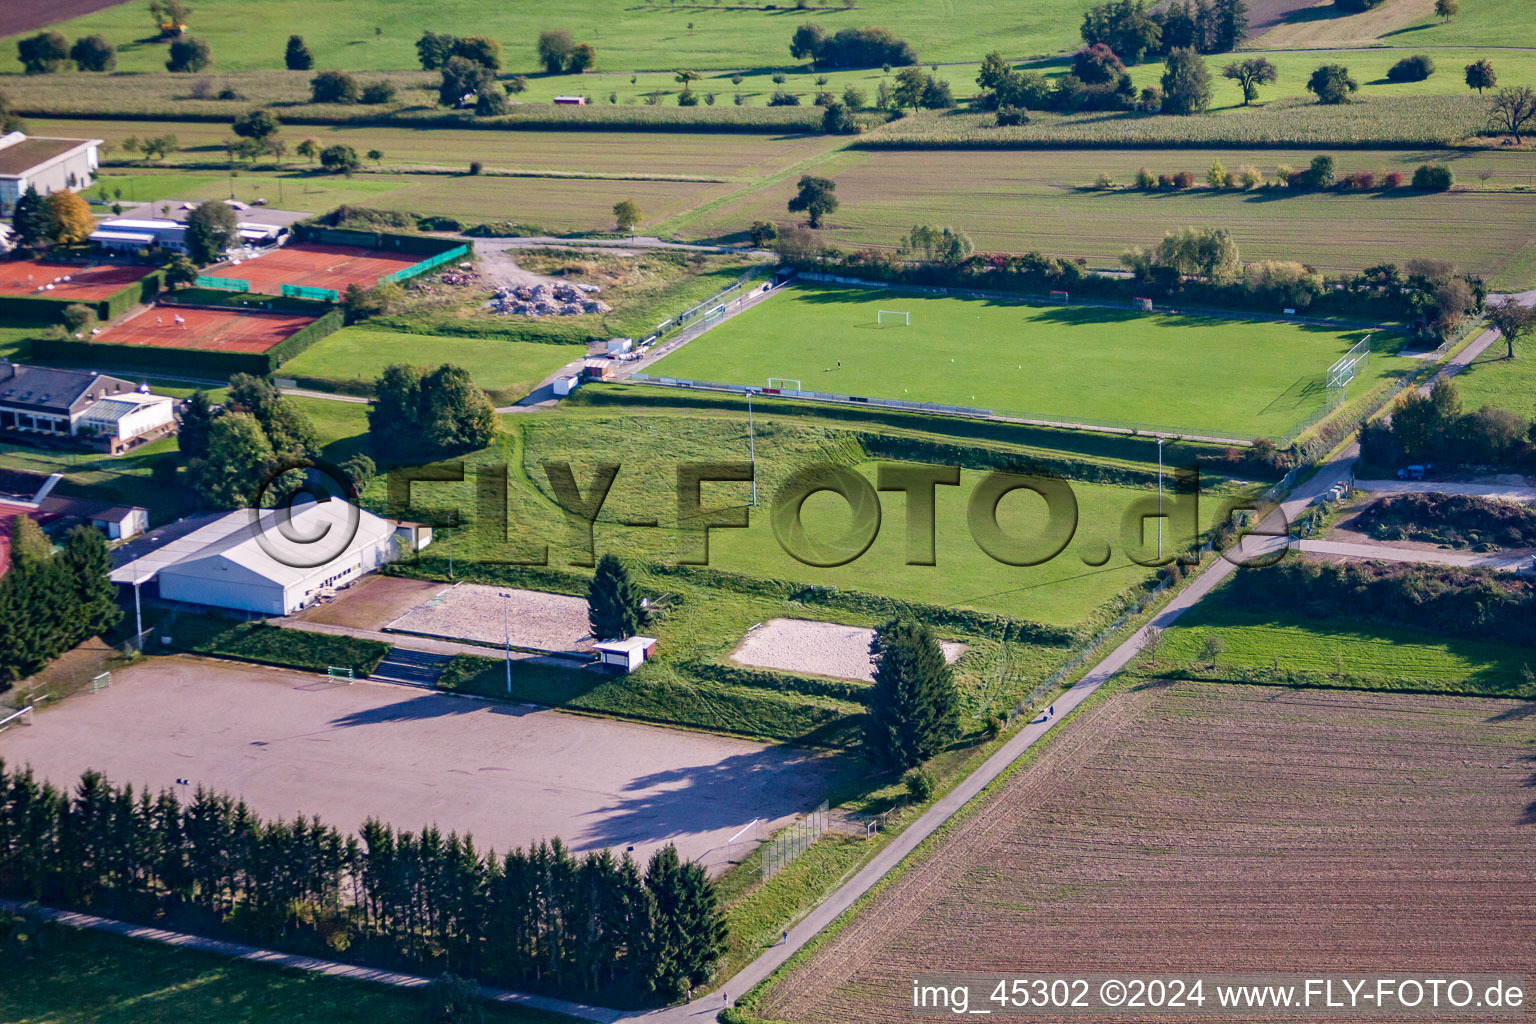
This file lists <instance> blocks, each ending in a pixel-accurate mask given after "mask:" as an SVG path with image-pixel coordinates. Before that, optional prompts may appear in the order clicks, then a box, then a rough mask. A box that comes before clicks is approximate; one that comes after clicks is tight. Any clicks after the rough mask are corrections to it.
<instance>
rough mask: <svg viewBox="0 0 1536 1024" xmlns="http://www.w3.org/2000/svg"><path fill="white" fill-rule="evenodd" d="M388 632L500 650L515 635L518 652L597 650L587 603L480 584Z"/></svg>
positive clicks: (425, 606)
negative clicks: (455, 640) (472, 642)
mask: <svg viewBox="0 0 1536 1024" xmlns="http://www.w3.org/2000/svg"><path fill="white" fill-rule="evenodd" d="M502 594H511V595H512V596H511V597H510V598H505V597H502V596H501V595H502ZM385 628H387V629H398V630H405V631H407V632H411V633H427V634H430V635H432V636H443V637H454V638H459V639H465V640H479V641H482V642H486V643H495V644H499V643H502V642H503V641H504V640H506V639H507V638H508V634H509V633H510V637H511V642H512V644H513V645H514V646H516V647H533V648H537V649H538V650H541V651H580V650H587V649H589V648H590V647H591V646H592V644H591V641H592V629H591V627H590V626H588V624H587V602H586V601H584V600H583V599H581V598H579V597H567V596H566V595H564V594H545V593H542V592H541V591H537V590H512V589H503V588H501V587H486V586H481V585H480V584H478V583H461V584H459V585H458V586H456V587H451V588H449V589H447V590H444V591H442V592H441V593H440V594H437V595H434V596H432V597H430V598H429V599H428V600H426V601H425V602H423V603H422V604H419V605H417V606H416V607H414V608H412V609H411V610H410V611H408V612H406V613H405V614H404V615H401V616H400V617H399V618H397V619H395V620H394V621H393V622H391V623H389V625H388V626H387V627H385Z"/></svg>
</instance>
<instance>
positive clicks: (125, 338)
mask: <svg viewBox="0 0 1536 1024" xmlns="http://www.w3.org/2000/svg"><path fill="white" fill-rule="evenodd" d="M177 317H181V319H182V322H181V323H177V322H176V318H177ZM315 319H316V318H315V317H312V316H294V315H292V314H289V313H248V312H246V311H245V310H228V311H226V310H222V309H188V308H186V307H185V306H153V307H151V308H149V309H146V310H144V311H143V312H142V313H138V314H135V315H134V316H131V317H129V318H128V319H127V320H124V321H122V322H121V323H117V324H113V325H112V326H111V327H106V328H103V329H102V332H101V333H100V334H98V335H96V336H95V337H93V338H91V339H90V340H92V341H95V342H102V343H106V344H110V345H147V346H149V347H151V348H199V349H214V350H217V351H219V352H265V351H266V350H267V349H269V348H271V347H272V346H273V345H276V344H277V343H278V342H280V341H282V340H283V339H284V338H287V337H289V336H290V335H292V334H294V333H295V332H296V331H298V330H299V329H300V328H302V327H308V326H309V325H310V324H312V323H314V322H315Z"/></svg>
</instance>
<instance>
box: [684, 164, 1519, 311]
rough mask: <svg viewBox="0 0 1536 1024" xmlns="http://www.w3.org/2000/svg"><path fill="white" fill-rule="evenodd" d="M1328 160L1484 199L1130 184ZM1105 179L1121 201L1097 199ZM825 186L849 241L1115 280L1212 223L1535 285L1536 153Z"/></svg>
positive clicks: (729, 212) (718, 221) (776, 194)
mask: <svg viewBox="0 0 1536 1024" xmlns="http://www.w3.org/2000/svg"><path fill="white" fill-rule="evenodd" d="M1318 153H1330V154H1331V155H1333V156H1334V157H1335V159H1336V161H1337V166H1338V170H1339V173H1352V172H1354V171H1370V172H1371V173H1373V174H1381V173H1384V172H1385V171H1390V170H1398V171H1402V172H1404V173H1405V174H1409V175H1411V174H1412V171H1413V168H1414V167H1416V166H1417V165H1418V164H1419V163H1423V162H1425V161H1428V160H1436V161H1444V162H1446V163H1448V164H1450V165H1451V166H1452V167H1453V168H1454V169H1455V171H1456V174H1457V176H1458V178H1459V180H1460V181H1462V182H1464V183H1467V184H1468V185H1470V186H1476V188H1477V189H1478V190H1469V191H1453V192H1449V193H1433V194H1425V193H1416V192H1412V191H1411V190H1400V191H1398V192H1396V193H1382V192H1370V193H1342V192H1322V193H1307V192H1302V193H1297V192H1293V191H1290V190H1287V189H1259V190H1255V191H1250V192H1244V191H1239V190H1221V191H1216V190H1210V189H1204V188H1199V189H1191V190H1189V191H1184V192H1150V193H1148V192H1139V191H1135V190H1133V189H1130V188H1128V187H1127V186H1129V185H1130V184H1131V183H1132V182H1133V181H1134V179H1135V174H1136V170H1137V168H1139V167H1147V168H1148V169H1150V170H1152V171H1153V172H1154V173H1158V172H1161V173H1169V174H1172V173H1176V172H1178V171H1189V172H1190V173H1192V174H1194V175H1195V177H1196V180H1197V181H1199V182H1202V183H1203V182H1204V179H1205V172H1206V170H1207V169H1208V168H1209V167H1210V166H1211V163H1212V161H1213V160H1220V161H1221V162H1222V164H1223V165H1224V166H1225V167H1226V168H1227V169H1229V170H1231V169H1234V168H1236V167H1238V166H1240V165H1243V164H1253V165H1255V166H1257V167H1258V168H1259V169H1260V170H1262V171H1263V172H1264V174H1265V176H1266V180H1272V179H1273V176H1274V174H1275V170H1276V168H1277V167H1278V166H1279V165H1281V164H1288V165H1290V166H1293V167H1305V166H1306V165H1307V164H1308V163H1310V161H1311V160H1312V157H1314V156H1316V155H1317V154H1318ZM1101 172H1102V173H1105V174H1108V175H1109V177H1110V179H1111V181H1113V182H1114V183H1115V184H1116V185H1117V186H1119V188H1117V189H1115V190H1111V191H1098V190H1096V189H1094V188H1093V182H1094V179H1095V178H1096V177H1097V176H1098V175H1099V174H1100V173H1101ZM816 173H818V174H821V175H823V176H826V177H830V178H831V179H833V180H834V181H835V182H837V196H838V200H839V201H840V202H841V204H842V206H841V208H840V209H839V210H838V211H837V212H836V213H834V214H832V215H831V216H830V217H828V218H827V222H826V224H827V226H826V228H825V231H824V233H825V235H826V237H827V239H828V240H829V241H832V242H834V243H842V244H848V245H872V246H877V247H881V248H894V247H896V246H897V245H898V244H899V243H900V240H901V239H902V237H903V236H905V235H906V233H907V231H908V230H909V229H910V228H911V226H912V225H913V224H914V223H926V224H934V225H950V226H953V227H955V228H959V229H960V230H963V231H965V232H967V233H968V234H969V235H970V236H971V238H972V239H973V240H974V242H975V244H976V247H977V248H978V249H980V250H984V251H1001V252H1022V251H1027V250H1030V249H1038V250H1040V251H1043V252H1047V253H1052V254H1056V255H1066V256H1077V257H1083V258H1086V259H1088V260H1089V262H1090V264H1091V265H1093V266H1098V267H1103V266H1117V265H1118V261H1119V257H1120V254H1121V253H1123V252H1124V251H1125V250H1126V249H1127V248H1129V247H1130V246H1132V245H1143V246H1149V245H1154V244H1156V242H1157V241H1158V240H1159V239H1160V238H1162V236H1163V233H1164V232H1165V231H1168V230H1171V229H1173V228H1176V227H1180V226H1183V225H1186V224H1209V225H1213V226H1219V227H1224V228H1227V229H1228V230H1230V231H1231V232H1232V234H1233V237H1234V238H1235V239H1236V241H1237V243H1238V247H1239V249H1240V250H1241V252H1242V256H1243V258H1244V259H1245V260H1255V259H1282V260H1299V261H1302V262H1305V263H1309V264H1312V265H1313V266H1316V267H1319V268H1321V269H1324V270H1327V271H1332V272H1354V271H1358V270H1360V269H1363V268H1364V267H1367V266H1370V265H1372V264H1374V263H1377V262H1381V261H1389V262H1397V263H1399V264H1401V263H1403V262H1405V261H1406V260H1408V259H1411V258H1413V257H1415V256H1436V257H1439V258H1444V259H1451V260H1454V261H1455V262H1456V263H1457V265H1458V266H1460V267H1461V268H1463V269H1464V270H1467V271H1471V272H1473V273H1478V274H1483V275H1485V276H1486V277H1488V278H1489V280H1490V281H1491V282H1492V283H1493V284H1494V285H1495V286H1496V287H1529V286H1530V285H1531V284H1536V192H1512V191H1508V190H1509V189H1512V188H1514V187H1517V186H1524V187H1529V185H1528V183H1529V182H1531V181H1532V176H1533V175H1536V156H1533V155H1532V154H1521V153H1494V152H1457V151H1451V150H1419V151H1403V150H1379V149H1375V150H1360V151H1353V150H1338V149H1329V148H1327V147H1318V148H1316V149H1283V150H1254V149H1248V148H1222V149H1215V150H1204V149H1193V150H1191V149H1184V150H1179V149H1168V148H1160V147H1153V148H1135V149H1108V150H1100V151H1096V152H1089V151H1084V150H1080V149H1044V150H1031V151H1028V152H1016V151H998V152H993V151H987V152H978V151H974V150H921V149H903V150H878V151H871V152H865V151H859V150H845V151H843V152H841V153H837V154H834V155H833V157H832V158H831V159H829V160H827V161H825V162H823V163H822V164H821V165H820V166H819V167H818V169H817V171H816ZM1485 173H1486V174H1487V175H1488V178H1487V181H1486V182H1485V181H1484V180H1483V177H1482V176H1483V175H1484V174H1485ZM1485 188H1486V189H1488V191H1482V189H1485ZM1495 189H1502V190H1500V191H1495ZM794 191H795V182H794V180H793V179H786V180H782V181H779V182H776V183H769V184H766V185H764V187H762V188H761V189H757V190H754V191H743V192H741V193H739V194H737V195H736V196H734V197H732V198H731V199H729V200H728V201H726V202H723V203H720V204H717V205H714V206H711V207H706V208H703V209H701V210H700V211H699V212H697V213H694V214H689V215H685V216H684V217H682V218H679V219H678V220H677V221H674V222H672V223H670V224H666V225H662V228H663V229H667V228H670V229H672V230H675V231H676V232H677V233H678V234H679V235H680V236H682V237H705V238H707V237H712V236H715V235H723V234H728V233H730V232H732V231H740V230H741V228H742V226H743V225H745V224H749V223H751V221H753V220H760V219H769V220H778V221H782V220H784V219H785V216H786V214H785V212H784V211H785V204H786V203H787V202H788V201H789V199H790V197H791V196H793V195H794Z"/></svg>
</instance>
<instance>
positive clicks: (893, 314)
mask: <svg viewBox="0 0 1536 1024" xmlns="http://www.w3.org/2000/svg"><path fill="white" fill-rule="evenodd" d="M875 323H877V324H900V325H901V326H903V327H911V326H912V314H911V313H903V312H901V311H899V310H894V309H881V310H877V311H876V312H875Z"/></svg>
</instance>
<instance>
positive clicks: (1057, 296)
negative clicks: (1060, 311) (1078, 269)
mask: <svg viewBox="0 0 1536 1024" xmlns="http://www.w3.org/2000/svg"><path fill="white" fill-rule="evenodd" d="M1069 298H1071V296H1070V295H1068V294H1067V293H1066V292H1064V291H1060V290H1057V289H1053V290H1052V291H1051V301H1052V302H1066V301H1067V300H1068V299H1069Z"/></svg>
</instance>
